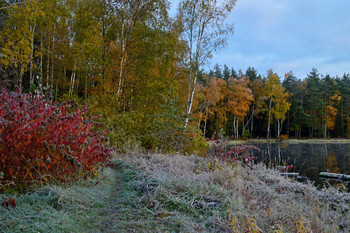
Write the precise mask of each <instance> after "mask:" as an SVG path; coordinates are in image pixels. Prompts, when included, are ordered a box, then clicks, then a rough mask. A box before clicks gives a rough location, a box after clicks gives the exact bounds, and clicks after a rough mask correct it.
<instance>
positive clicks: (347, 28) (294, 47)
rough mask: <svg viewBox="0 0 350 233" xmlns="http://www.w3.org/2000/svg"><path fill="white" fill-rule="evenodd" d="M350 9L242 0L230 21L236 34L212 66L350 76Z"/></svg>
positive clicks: (336, 0)
mask: <svg viewBox="0 0 350 233" xmlns="http://www.w3.org/2000/svg"><path fill="white" fill-rule="evenodd" d="M171 2H173V5H175V4H176V5H177V2H178V1H171ZM349 10H350V1H349V0H238V1H237V3H236V7H235V8H234V10H233V12H232V14H231V16H230V17H229V19H228V23H232V24H234V26H235V32H234V34H233V35H232V37H231V38H230V39H229V40H228V41H227V43H228V45H227V47H226V48H224V49H222V50H221V51H219V52H218V53H217V54H215V55H214V57H213V59H212V61H211V63H210V64H209V65H208V67H210V68H212V67H213V66H214V65H215V64H216V63H218V64H219V65H221V67H223V65H224V64H226V65H227V66H228V67H230V68H231V67H233V68H234V69H235V70H239V69H242V71H243V72H245V70H246V69H247V68H248V67H249V66H252V67H254V68H255V69H256V70H258V72H259V73H260V74H262V75H265V74H266V73H267V71H268V70H269V69H273V71H274V72H277V73H278V74H279V75H280V77H284V74H285V73H286V72H289V71H293V72H294V74H295V75H296V77H297V78H301V79H303V78H305V77H306V75H307V74H308V73H309V72H310V71H311V69H312V68H313V67H315V68H317V69H318V70H319V72H320V73H322V74H330V75H332V76H335V75H339V76H342V75H343V74H344V73H350V14H349ZM208 67H207V69H208Z"/></svg>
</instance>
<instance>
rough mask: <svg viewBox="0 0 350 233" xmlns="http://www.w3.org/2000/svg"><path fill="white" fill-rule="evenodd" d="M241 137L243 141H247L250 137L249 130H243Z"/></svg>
mask: <svg viewBox="0 0 350 233" xmlns="http://www.w3.org/2000/svg"><path fill="white" fill-rule="evenodd" d="M242 137H243V139H244V140H247V139H248V138H249V137H250V132H249V130H247V129H246V130H244V131H243V134H242Z"/></svg>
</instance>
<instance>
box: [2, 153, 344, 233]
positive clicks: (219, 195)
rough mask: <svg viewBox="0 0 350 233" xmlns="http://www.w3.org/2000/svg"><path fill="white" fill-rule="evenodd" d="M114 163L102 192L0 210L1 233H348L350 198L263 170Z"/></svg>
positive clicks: (198, 161)
mask: <svg viewBox="0 0 350 233" xmlns="http://www.w3.org/2000/svg"><path fill="white" fill-rule="evenodd" d="M114 163H115V164H116V167H115V168H114V169H111V168H108V169H105V171H104V172H103V173H102V174H101V176H100V177H98V181H99V184H98V185H97V184H96V181H97V180H88V181H86V182H81V183H80V184H75V185H71V186H66V187H65V186H62V185H53V186H47V187H44V188H41V189H39V190H36V191H34V192H31V193H27V194H23V195H15V198H16V200H17V206H16V208H15V209H11V211H8V210H6V209H4V208H2V207H1V208H0V232H349V231H350V222H349V219H350V211H349V209H350V207H349V206H350V197H349V193H346V192H343V193H342V192H340V191H339V190H338V189H336V188H328V189H324V190H317V189H316V188H314V187H313V186H312V185H310V184H301V183H298V182H294V181H291V180H288V179H286V178H284V177H281V176H279V174H278V172H277V171H273V170H268V169H266V168H265V166H263V165H257V166H255V167H254V168H253V169H250V168H246V167H242V166H241V165H240V164H239V163H235V164H227V163H222V162H219V161H215V160H207V159H204V158H201V157H197V156H182V155H178V154H175V155H170V154H167V155H166V154H140V153H128V154H123V155H116V156H115V158H114ZM90 181H91V182H90ZM10 196H11V195H10V194H2V195H0V201H1V200H5V199H7V198H9V197H10Z"/></svg>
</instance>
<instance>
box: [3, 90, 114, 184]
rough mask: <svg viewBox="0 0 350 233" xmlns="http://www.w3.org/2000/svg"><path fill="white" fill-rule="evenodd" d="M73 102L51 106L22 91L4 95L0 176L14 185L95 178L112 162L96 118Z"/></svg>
mask: <svg viewBox="0 0 350 233" xmlns="http://www.w3.org/2000/svg"><path fill="white" fill-rule="evenodd" d="M86 111H87V107H86V106H84V107H83V108H82V109H81V110H80V109H79V108H77V105H76V104H75V103H74V101H69V102H66V103H62V104H57V103H52V102H51V101H49V100H47V99H45V98H44V97H41V96H32V95H31V94H23V93H21V90H19V89H17V92H11V93H8V92H6V91H4V92H1V93H0V172H2V173H3V182H6V183H8V184H9V183H12V184H16V185H24V184H26V183H33V182H34V181H39V182H46V181H48V180H50V179H51V178H56V179H59V180H62V181H64V180H66V178H67V175H69V176H70V177H72V178H76V177H77V175H78V172H77V171H81V172H84V174H85V175H89V174H93V173H94V171H95V169H96V168H97V167H98V165H100V164H103V163H104V162H106V161H107V159H108V158H109V154H110V152H111V148H109V147H108V146H107V144H106V143H107V137H105V134H104V133H102V134H100V132H98V131H97V130H96V126H97V125H96V123H94V119H96V118H95V117H87V116H86Z"/></svg>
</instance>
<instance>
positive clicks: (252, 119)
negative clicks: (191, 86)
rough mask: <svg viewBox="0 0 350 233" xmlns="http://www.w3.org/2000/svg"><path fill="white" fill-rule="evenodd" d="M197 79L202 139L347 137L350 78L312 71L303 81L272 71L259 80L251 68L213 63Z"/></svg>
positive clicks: (259, 77)
mask: <svg viewBox="0 0 350 233" xmlns="http://www.w3.org/2000/svg"><path fill="white" fill-rule="evenodd" d="M200 79H201V82H200V83H201V88H202V92H201V93H198V109H197V115H198V118H200V119H201V120H200V121H199V124H198V127H199V128H201V129H203V132H204V133H205V134H206V135H207V137H211V135H212V134H214V133H216V134H217V133H219V132H221V133H222V134H224V135H226V136H232V135H233V136H234V137H235V138H237V137H241V136H243V137H252V138H257V137H258V138H270V137H276V138H279V137H280V135H281V134H283V135H285V137H293V138H303V137H304V138H329V137H331V138H334V137H342V138H347V137H349V136H350V118H349V116H350V115H349V113H350V112H349V106H350V105H349V104H350V102H349V101H350V99H349V97H350V92H349V91H350V74H346V73H345V74H344V75H343V76H342V77H338V76H336V77H331V76H330V75H328V74H326V75H323V74H320V73H319V72H318V70H317V69H316V68H313V69H312V71H311V72H310V73H308V74H307V76H306V77H305V78H304V79H300V78H299V79H298V78H297V77H295V75H294V74H293V72H292V71H291V72H289V73H286V74H285V75H284V78H283V80H281V78H280V77H279V76H278V74H276V73H274V72H273V71H272V70H269V71H268V72H267V75H266V76H262V75H260V74H258V72H257V71H256V70H255V69H254V68H252V67H249V68H248V69H247V70H246V71H245V73H243V72H242V71H239V72H236V71H235V70H234V69H233V68H232V69H229V68H228V66H227V65H224V69H221V67H220V66H219V65H218V64H217V65H215V67H214V69H213V70H210V71H209V72H207V73H204V72H203V73H202V75H201V77H200ZM232 103H234V104H232ZM238 130H239V133H238V132H237V131H238Z"/></svg>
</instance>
